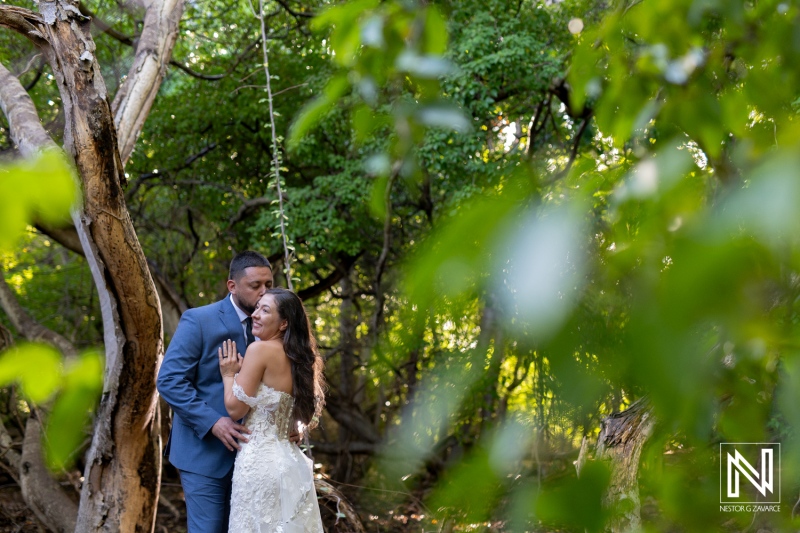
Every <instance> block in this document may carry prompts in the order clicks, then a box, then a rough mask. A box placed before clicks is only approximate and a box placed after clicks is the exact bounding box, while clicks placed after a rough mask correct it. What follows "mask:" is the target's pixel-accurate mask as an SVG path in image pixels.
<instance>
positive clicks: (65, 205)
mask: <svg viewBox="0 0 800 533" xmlns="http://www.w3.org/2000/svg"><path fill="white" fill-rule="evenodd" d="M77 198H78V188H77V183H76V181H75V179H74V178H73V175H72V171H71V170H70V167H69V165H68V164H67V162H66V160H65V159H64V155H63V154H62V153H61V152H60V151H58V150H48V151H45V152H43V153H42V154H41V155H39V156H38V157H37V158H35V159H32V160H28V161H24V160H23V161H20V162H18V163H16V164H14V165H9V166H6V167H4V168H0V250H11V249H13V247H14V245H15V244H16V242H17V240H18V239H19V238H20V236H21V235H22V233H23V232H24V231H25V228H26V226H27V225H28V224H31V223H32V222H34V221H35V220H36V219H39V220H41V221H43V222H50V223H63V222H65V221H68V220H69V216H70V208H71V207H72V206H73V204H74V203H75V201H76V200H77Z"/></svg>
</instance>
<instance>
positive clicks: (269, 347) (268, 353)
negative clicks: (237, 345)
mask: <svg viewBox="0 0 800 533" xmlns="http://www.w3.org/2000/svg"><path fill="white" fill-rule="evenodd" d="M250 354H253V355H255V356H256V357H258V358H259V359H261V358H263V359H264V360H265V361H269V360H272V359H274V358H278V357H280V358H283V357H286V352H284V351H283V343H282V342H281V341H279V340H268V341H256V342H254V343H251V344H250V346H248V347H247V354H246V355H248V356H249V355H250Z"/></svg>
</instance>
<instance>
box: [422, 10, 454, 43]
mask: <svg viewBox="0 0 800 533" xmlns="http://www.w3.org/2000/svg"><path fill="white" fill-rule="evenodd" d="M424 37H425V41H424V45H423V48H422V50H423V52H425V53H426V54H432V55H442V54H444V53H445V52H446V51H447V37H448V33H447V19H445V18H444V15H442V12H441V11H440V10H439V8H438V7H437V6H436V5H433V4H431V5H428V8H427V9H426V10H425V34H424Z"/></svg>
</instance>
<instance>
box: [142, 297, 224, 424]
mask: <svg viewBox="0 0 800 533" xmlns="http://www.w3.org/2000/svg"><path fill="white" fill-rule="evenodd" d="M202 355H203V341H202V333H201V331H200V325H199V323H198V321H197V316H196V314H195V313H192V312H191V310H190V311H187V312H186V313H184V314H183V316H181V321H180V323H179V324H178V329H177V330H176V331H175V336H174V337H173V338H172V342H170V343H169V348H167V353H166V355H165V356H164V362H163V363H162V364H161V370H159V372H158V380H157V386H158V392H159V393H160V394H161V396H163V397H164V400H166V402H167V403H168V404H169V406H170V407H172V410H173V411H175V412H176V413H177V414H178V416H180V418H181V420H182V421H183V422H184V423H185V424H186V425H188V426H189V427H190V428H192V430H193V431H194V432H195V434H196V435H197V437H198V438H200V439H202V438H203V437H205V436H206V434H208V432H209V431H210V430H211V427H212V426H213V425H214V424H215V423H216V422H217V420H219V419H220V418H222V416H223V415H221V414H220V413H218V412H217V411H216V410H215V409H214V408H212V407H211V406H209V405H208V404H207V403H206V402H205V401H204V400H203V399H202V398H200V396H199V395H198V394H197V388H196V387H195V381H194V380H195V379H196V374H197V367H198V365H199V364H200V358H201V357H202Z"/></svg>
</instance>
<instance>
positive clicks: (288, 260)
mask: <svg viewBox="0 0 800 533" xmlns="http://www.w3.org/2000/svg"><path fill="white" fill-rule="evenodd" d="M250 9H252V10H253V15H254V16H255V17H256V18H257V19H259V21H260V22H261V49H262V52H263V54H264V73H265V75H266V78H267V84H266V89H267V102H268V103H269V122H270V127H271V135H272V164H271V165H270V166H271V168H270V177H271V181H270V183H269V186H270V187H275V189H276V191H277V193H278V200H277V202H273V203H277V204H278V209H277V211H275V216H276V217H277V218H278V222H279V226H280V236H281V242H282V244H283V264H284V274H285V276H286V285H287V287H288V289H289V290H290V291H293V290H294V287H293V286H292V254H293V253H294V245H293V244H292V242H291V239H289V238H288V237H287V236H286V225H287V222H288V220H289V219H288V217H287V216H286V213H285V212H284V207H283V185H284V184H283V179H282V178H281V163H282V162H283V160H282V157H281V153H280V150H279V149H278V144H279V143H280V140H281V139H280V138H279V137H278V133H277V130H276V128H275V111H274V109H273V105H272V85H271V77H270V73H269V55H268V54H267V28H266V22H265V17H264V0H259V3H258V13H256V11H255V9H254V8H253V4H252V2H251V3H250ZM273 235H274V236H277V235H278V233H275V234H273Z"/></svg>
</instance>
